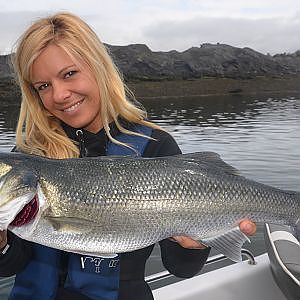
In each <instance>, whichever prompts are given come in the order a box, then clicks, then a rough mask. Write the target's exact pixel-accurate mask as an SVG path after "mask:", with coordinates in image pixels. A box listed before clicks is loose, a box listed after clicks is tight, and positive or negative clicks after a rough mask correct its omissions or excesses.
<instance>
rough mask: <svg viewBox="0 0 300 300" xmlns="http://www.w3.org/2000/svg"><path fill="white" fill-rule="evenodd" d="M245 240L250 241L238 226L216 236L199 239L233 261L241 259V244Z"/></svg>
mask: <svg viewBox="0 0 300 300" xmlns="http://www.w3.org/2000/svg"><path fill="white" fill-rule="evenodd" d="M246 241H248V242H250V240H249V238H248V237H247V236H246V235H245V234H244V233H242V232H241V231H240V228H239V227H238V226H237V227H234V228H232V229H231V230H230V231H226V232H224V233H221V234H218V235H217V236H214V237H210V238H205V239H201V242H202V243H203V244H204V245H206V246H209V247H212V248H214V249H216V250H218V251H219V252H220V253H222V254H224V255H225V256H226V257H228V258H229V259H231V260H232V261H235V262H240V261H242V246H243V244H244V243H245V242H246Z"/></svg>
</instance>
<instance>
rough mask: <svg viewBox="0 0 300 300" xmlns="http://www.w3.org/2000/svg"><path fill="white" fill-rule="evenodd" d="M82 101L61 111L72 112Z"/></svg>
mask: <svg viewBox="0 0 300 300" xmlns="http://www.w3.org/2000/svg"><path fill="white" fill-rule="evenodd" d="M83 100H84V99H83ZM83 100H80V101H78V102H76V103H75V104H73V105H72V106H70V107H68V108H65V109H64V110H63V111H64V112H73V111H74V110H76V109H77V108H78V106H79V105H81V104H82V102H83Z"/></svg>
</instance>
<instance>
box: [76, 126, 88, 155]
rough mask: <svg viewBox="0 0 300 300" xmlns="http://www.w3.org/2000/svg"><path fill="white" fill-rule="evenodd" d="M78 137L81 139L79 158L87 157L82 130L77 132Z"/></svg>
mask: <svg viewBox="0 0 300 300" xmlns="http://www.w3.org/2000/svg"><path fill="white" fill-rule="evenodd" d="M76 136H77V137H78V139H79V152H80V154H79V157H85V156H86V155H87V150H86V148H85V145H84V138H83V131H82V130H81V129H78V130H76Z"/></svg>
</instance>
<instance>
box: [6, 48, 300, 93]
mask: <svg viewBox="0 0 300 300" xmlns="http://www.w3.org/2000/svg"><path fill="white" fill-rule="evenodd" d="M106 46H107V48H108V50H109V51H110V53H111V55H112V57H113V58H114V61H115V63H116V65H117V67H118V68H119V70H120V72H121V74H122V75H123V77H124V80H125V82H126V83H127V85H128V87H129V88H130V89H131V90H132V91H133V92H134V93H135V95H136V97H137V98H149V97H184V96H209V95H221V94H222V95H224V94H237V93H243V94H253V93H256V94H258V93H280V92H282V93H299V92H300V51H297V52H295V53H292V54H278V55H274V56H271V55H264V54H262V53H259V52H257V51H255V50H252V49H250V48H237V47H232V46H229V45H224V44H203V45H201V46H200V47H193V48H190V49H188V50H186V51H183V52H177V51H169V52H153V51H151V50H150V49H149V48H148V47H147V46H146V45H140V44H136V45H129V46H112V45H106ZM10 59H11V57H10V55H6V56H0V97H1V99H4V98H6V97H9V98H11V97H13V98H19V96H20V91H19V88H18V87H17V85H16V84H15V81H14V74H13V71H12V68H11V67H10Z"/></svg>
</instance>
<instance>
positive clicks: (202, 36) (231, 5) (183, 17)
mask: <svg viewBox="0 0 300 300" xmlns="http://www.w3.org/2000/svg"><path fill="white" fill-rule="evenodd" d="M20 7H21V8H22V11H20ZM62 10H63V11H70V12H72V13H75V14H78V15H79V16H80V17H82V18H83V19H84V20H85V21H86V22H87V23H88V24H90V25H91V27H92V28H93V29H94V30H95V31H96V33H97V34H98V35H99V37H100V39H101V40H102V41H103V42H106V43H109V44H114V45H128V44H133V43H144V44H147V45H148V46H149V47H150V48H151V49H152V50H155V51H159V50H162V51H166V50H171V49H176V50H180V51H182V50H185V49H187V48H190V47H192V46H199V45H200V44H202V43H207V42H209V43H217V42H220V43H226V44H230V45H233V46H238V47H251V48H253V49H255V50H258V51H260V52H263V53H267V52H269V53H271V54H274V53H281V52H294V51H295V50H298V49H299V48H300V45H299V42H298V40H299V38H298V34H299V32H300V31H299V29H300V28H299V27H300V26H299V23H300V13H299V12H300V1H298V0H285V1H284V2H282V1H278V0H269V1H261V0H251V1H240V0H210V1H204V0H203V1H201V0H163V1H162V0H160V1H158V0H152V1H150V0H139V1H136V0H127V1H122V0H110V1H99V0H87V1H81V0H73V1H61V0H53V1H46V2H41V1H37V0H27V1H26V2H24V1H21V0H14V1H7V0H0V11H1V12H0V36H1V39H0V54H1V53H4V52H10V50H11V48H12V45H13V43H14V42H15V41H16V39H17V38H18V37H19V35H20V34H21V33H22V32H23V31H24V30H25V29H26V27H27V26H28V25H29V24H30V23H31V22H32V21H33V20H35V19H37V18H38V17H41V16H45V15H48V14H51V13H54V12H57V11H62Z"/></svg>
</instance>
